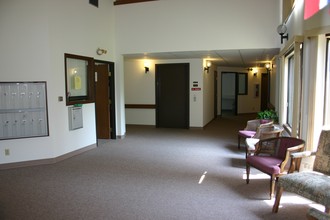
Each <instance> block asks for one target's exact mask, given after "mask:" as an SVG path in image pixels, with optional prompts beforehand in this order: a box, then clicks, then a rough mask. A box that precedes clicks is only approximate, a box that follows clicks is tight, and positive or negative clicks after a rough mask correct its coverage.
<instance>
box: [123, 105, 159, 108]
mask: <svg viewBox="0 0 330 220" xmlns="http://www.w3.org/2000/svg"><path fill="white" fill-rule="evenodd" d="M125 108H142V109H156V105H153V104H150V105H149V104H148V105H145V104H125Z"/></svg>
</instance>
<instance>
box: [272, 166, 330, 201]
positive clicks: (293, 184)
mask: <svg viewBox="0 0 330 220" xmlns="http://www.w3.org/2000/svg"><path fill="white" fill-rule="evenodd" d="M278 184H279V186H282V187H283V188H284V189H285V190H286V191H289V192H293V193H296V194H298V195H300V196H303V197H305V198H307V199H310V200H313V201H314V202H316V203H319V204H322V205H325V206H330V177H329V176H327V175H324V174H322V173H318V172H312V171H311V172H300V173H291V174H288V175H285V176H281V177H280V178H279V180H278Z"/></svg>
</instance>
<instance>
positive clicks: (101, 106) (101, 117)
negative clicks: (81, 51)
mask: <svg viewBox="0 0 330 220" xmlns="http://www.w3.org/2000/svg"><path fill="white" fill-rule="evenodd" d="M95 72H97V78H96V82H95V111H96V133H97V138H98V139H109V138H110V132H111V123H110V104H111V102H110V100H109V97H110V95H109V69H108V65H107V64H95Z"/></svg>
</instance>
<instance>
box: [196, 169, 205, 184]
mask: <svg viewBox="0 0 330 220" xmlns="http://www.w3.org/2000/svg"><path fill="white" fill-rule="evenodd" d="M206 174H207V171H204V173H203V175H202V176H201V178H199V181H198V184H202V183H203V181H204V179H205V177H206Z"/></svg>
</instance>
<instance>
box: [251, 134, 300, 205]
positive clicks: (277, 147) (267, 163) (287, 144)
mask: <svg viewBox="0 0 330 220" xmlns="http://www.w3.org/2000/svg"><path fill="white" fill-rule="evenodd" d="M304 146H305V141H304V140H302V139H298V138H293V137H277V138H269V139H264V140H260V141H259V143H258V144H257V146H256V151H255V152H254V154H253V155H247V158H246V183H247V184H249V181H250V167H254V168H256V169H258V170H260V171H261V172H263V173H266V174H268V175H269V176H270V193H269V194H270V199H271V198H272V197H273V196H274V190H275V183H276V180H277V179H278V177H280V176H282V175H285V174H287V173H290V172H292V171H291V170H290V169H288V166H287V165H289V163H288V162H289V161H290V155H291V154H292V153H295V152H301V151H303V150H304Z"/></svg>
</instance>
